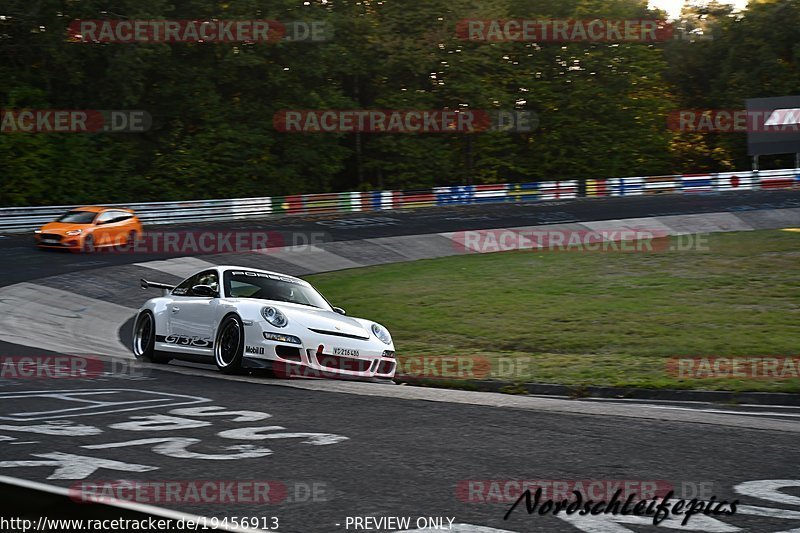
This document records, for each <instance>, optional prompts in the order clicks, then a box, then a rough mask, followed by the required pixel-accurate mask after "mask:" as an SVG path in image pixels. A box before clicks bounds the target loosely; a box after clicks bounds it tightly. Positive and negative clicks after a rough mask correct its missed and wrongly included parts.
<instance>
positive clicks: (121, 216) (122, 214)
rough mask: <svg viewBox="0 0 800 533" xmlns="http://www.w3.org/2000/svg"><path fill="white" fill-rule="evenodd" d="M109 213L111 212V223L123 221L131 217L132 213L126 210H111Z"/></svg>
mask: <svg viewBox="0 0 800 533" xmlns="http://www.w3.org/2000/svg"><path fill="white" fill-rule="evenodd" d="M111 214H112V217H111V222H112V223H115V222H123V221H125V220H129V219H130V218H132V217H133V215H132V214H130V213H128V212H127V211H111Z"/></svg>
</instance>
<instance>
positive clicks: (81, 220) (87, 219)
mask: <svg viewBox="0 0 800 533" xmlns="http://www.w3.org/2000/svg"><path fill="white" fill-rule="evenodd" d="M95 215H97V213H95V212H94V211H81V210H78V209H76V210H74V211H67V212H66V213H64V214H63V215H62V216H61V218H59V219H58V220H57V222H68V223H70V224H91V223H92V220H94V217H95Z"/></svg>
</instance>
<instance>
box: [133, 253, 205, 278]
mask: <svg viewBox="0 0 800 533" xmlns="http://www.w3.org/2000/svg"><path fill="white" fill-rule="evenodd" d="M134 265H136V266H140V267H145V268H151V269H153V270H158V271H160V272H164V273H167V274H171V275H173V276H176V277H178V278H181V279H183V278H188V277H189V276H191V275H192V274H194V273H195V272H199V271H200V270H205V269H207V268H214V267H216V266H217V265H215V264H214V263H209V262H208V261H203V260H202V259H198V258H196V257H176V258H175V259H167V260H164V261H148V262H146V263H134ZM137 281H138V280H133V279H132V280H131V283H134V282H137Z"/></svg>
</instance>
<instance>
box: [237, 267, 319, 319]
mask: <svg viewBox="0 0 800 533" xmlns="http://www.w3.org/2000/svg"><path fill="white" fill-rule="evenodd" d="M224 280H225V294H227V295H228V296H231V297H233V298H255V299H258V300H273V301H277V302H290V303H295V304H300V305H308V306H311V307H317V308H319V309H325V310H328V311H330V310H332V308H331V306H330V304H329V303H328V301H327V300H326V299H325V298H324V297H323V296H322V295H321V294H320V293H318V292H317V291H316V290H315V289H314V288H313V287H312V286H311V285H307V284H305V283H303V282H300V281H298V280H295V279H293V278H290V277H287V276H280V275H277V274H266V273H264V272H252V271H237V270H229V271H227V272H225V276H224Z"/></svg>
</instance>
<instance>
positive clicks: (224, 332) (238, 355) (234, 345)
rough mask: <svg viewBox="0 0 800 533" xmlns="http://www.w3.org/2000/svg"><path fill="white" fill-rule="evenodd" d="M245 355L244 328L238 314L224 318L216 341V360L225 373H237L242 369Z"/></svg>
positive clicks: (218, 366) (218, 329)
mask: <svg viewBox="0 0 800 533" xmlns="http://www.w3.org/2000/svg"><path fill="white" fill-rule="evenodd" d="M243 356H244V328H243V326H242V320H241V319H240V318H239V317H238V316H236V315H228V316H226V317H225V318H223V319H222V322H220V324H219V328H217V338H216V339H215V341H214V362H215V363H216V364H217V368H219V370H220V371H221V372H224V373H225V374H235V373H237V372H239V371H240V370H241V369H242V357H243Z"/></svg>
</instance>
